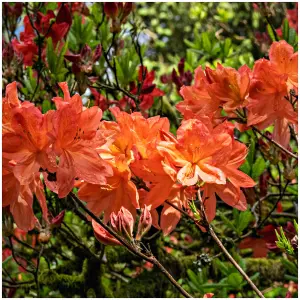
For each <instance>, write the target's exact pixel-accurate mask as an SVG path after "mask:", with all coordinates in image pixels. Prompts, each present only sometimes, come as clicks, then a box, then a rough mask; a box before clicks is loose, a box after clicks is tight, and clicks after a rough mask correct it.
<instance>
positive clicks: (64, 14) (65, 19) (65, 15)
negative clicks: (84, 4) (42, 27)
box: [56, 4, 72, 26]
mask: <svg viewBox="0 0 300 300" xmlns="http://www.w3.org/2000/svg"><path fill="white" fill-rule="evenodd" d="M56 23H57V24H60V23H67V24H68V25H69V26H71V25H72V15H71V12H70V9H69V5H68V4H63V5H62V6H61V7H60V10H59V12H58V14H57V16H56Z"/></svg>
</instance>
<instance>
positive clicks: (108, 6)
mask: <svg viewBox="0 0 300 300" xmlns="http://www.w3.org/2000/svg"><path fill="white" fill-rule="evenodd" d="M104 13H105V15H106V16H107V17H109V18H112V19H115V18H116V17H117V16H118V3H117V2H104Z"/></svg>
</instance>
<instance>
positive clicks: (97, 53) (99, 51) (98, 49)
mask: <svg viewBox="0 0 300 300" xmlns="http://www.w3.org/2000/svg"><path fill="white" fill-rule="evenodd" d="M101 55H102V47H101V44H99V45H98V46H97V47H96V49H95V52H94V56H93V62H96V61H97V60H98V59H99V58H100V57H101Z"/></svg>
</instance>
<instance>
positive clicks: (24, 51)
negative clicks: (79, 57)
mask: <svg viewBox="0 0 300 300" xmlns="http://www.w3.org/2000/svg"><path fill="white" fill-rule="evenodd" d="M23 22H24V29H25V31H24V32H21V34H20V40H18V39H17V38H14V39H13V40H12V46H13V48H14V51H15V52H16V54H17V55H18V56H19V57H21V59H22V60H23V64H24V65H25V66H32V65H33V63H34V61H35V60H36V57H37V56H38V55H39V47H40V49H41V53H40V54H41V56H42V58H44V57H45V55H46V48H45V38H48V37H51V38H52V42H53V44H54V45H55V46H56V45H57V43H58V42H59V41H61V40H62V39H63V38H64V37H65V36H66V35H67V33H68V31H69V29H70V27H71V24H72V16H71V13H70V10H69V7H68V5H61V6H60V9H59V11H58V13H57V15H55V14H54V12H53V11H52V10H48V11H47V14H45V15H44V14H43V13H41V12H38V13H37V15H36V16H35V21H34V22H33V21H32V19H30V18H29V17H28V16H27V15H26V16H25V17H24V21H23Z"/></svg>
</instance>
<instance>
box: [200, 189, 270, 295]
mask: <svg viewBox="0 0 300 300" xmlns="http://www.w3.org/2000/svg"><path fill="white" fill-rule="evenodd" d="M198 199H199V201H200V214H201V220H202V222H203V223H204V224H205V227H206V229H208V231H209V233H210V235H211V236H212V238H213V239H214V241H215V242H216V243H217V244H218V246H219V247H220V249H221V250H222V251H223V253H224V254H225V255H226V256H227V258H228V259H229V261H230V262H231V263H232V264H233V265H234V267H235V268H236V269H237V270H238V271H239V272H240V274H241V275H242V276H243V277H244V279H245V280H246V281H247V282H248V283H249V284H250V286H251V287H252V289H253V290H254V291H255V293H256V294H257V295H258V296H259V297H260V298H265V297H264V295H263V294H262V293H261V291H260V290H259V289H258V288H257V287H256V285H255V284H254V283H253V281H252V280H251V279H250V278H249V276H248V275H247V274H246V273H245V272H244V270H243V269H242V268H241V267H240V265H239V264H238V263H237V262H236V261H235V259H234V258H233V257H232V256H231V255H230V253H229V252H228V251H227V250H226V248H225V247H224V245H223V243H222V242H221V241H220V239H219V238H218V237H217V235H216V233H215V231H214V230H213V228H212V226H211V225H210V224H209V223H208V219H207V216H206V212H205V208H204V205H203V202H202V197H201V193H200V189H199V190H198Z"/></svg>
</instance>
